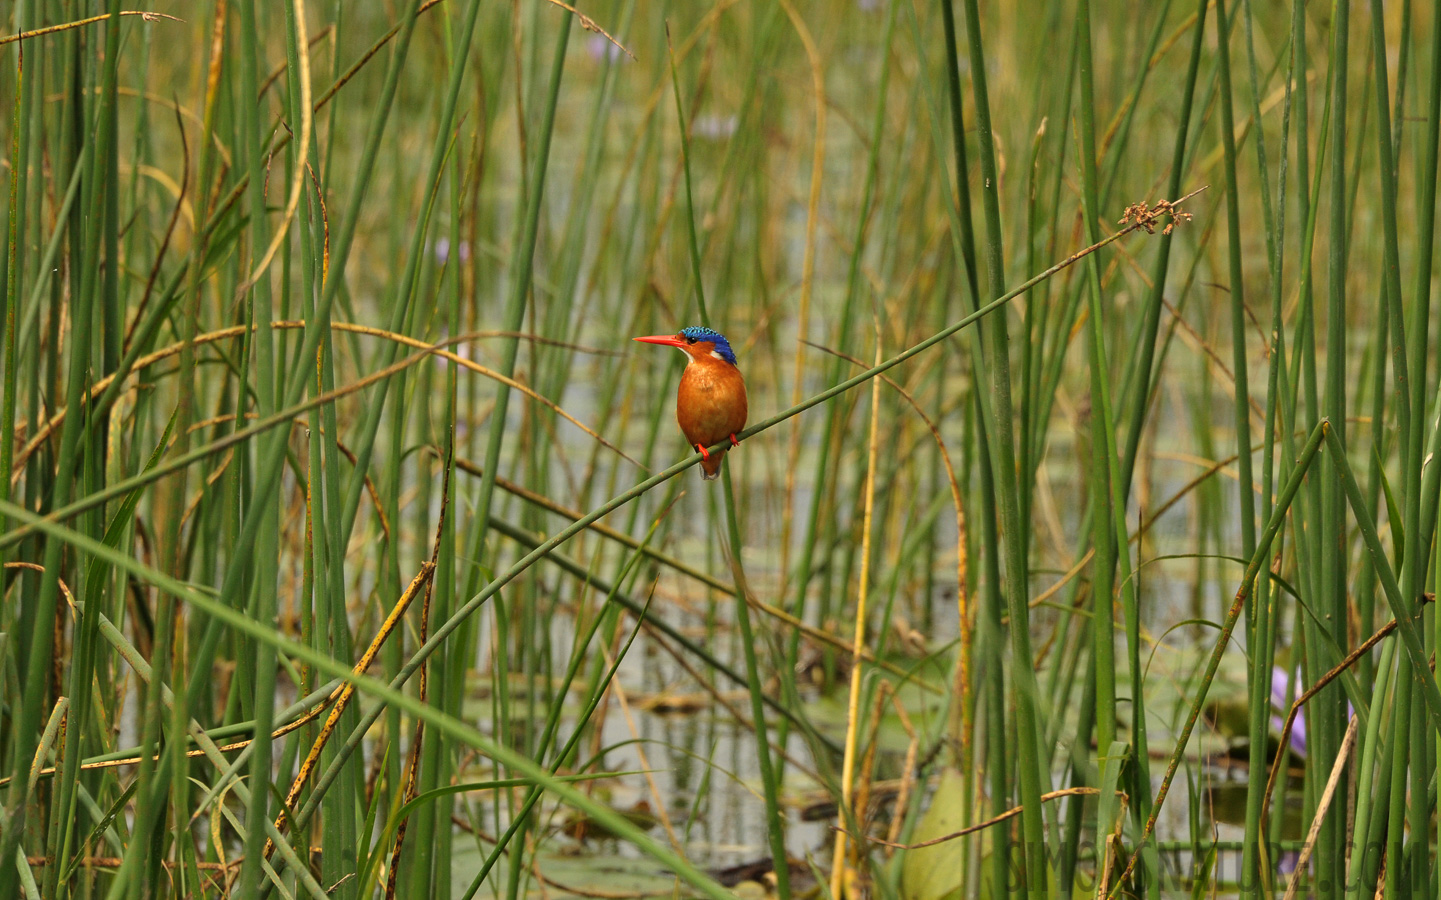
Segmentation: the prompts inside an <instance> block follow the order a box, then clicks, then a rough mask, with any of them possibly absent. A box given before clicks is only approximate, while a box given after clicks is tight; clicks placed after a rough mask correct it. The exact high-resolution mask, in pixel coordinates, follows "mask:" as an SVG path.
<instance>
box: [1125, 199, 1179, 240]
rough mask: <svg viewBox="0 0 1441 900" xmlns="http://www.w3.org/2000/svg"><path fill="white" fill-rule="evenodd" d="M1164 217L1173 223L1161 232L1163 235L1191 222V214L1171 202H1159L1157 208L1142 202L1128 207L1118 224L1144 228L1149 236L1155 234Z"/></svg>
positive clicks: (1168, 224)
mask: <svg viewBox="0 0 1441 900" xmlns="http://www.w3.org/2000/svg"><path fill="white" fill-rule="evenodd" d="M1162 216H1170V217H1171V221H1170V222H1168V223H1167V224H1166V227H1165V228H1164V229H1162V230H1161V233H1162V234H1170V233H1171V231H1172V229H1174V228H1175V227H1176V225H1177V223H1179V222H1189V221H1191V214H1190V213H1188V212H1186V211H1185V210H1183V209H1181V208H1180V207H1179V206H1177V205H1176V204H1175V203H1173V202H1171V201H1170V200H1160V201H1157V203H1156V205H1155V206H1151V205H1150V204H1148V203H1146V201H1144V200H1141V201H1139V202H1136V203H1132V204H1131V205H1130V206H1128V207H1126V211H1125V212H1123V213H1122V214H1121V219H1120V221H1119V222H1117V224H1118V225H1130V226H1133V227H1137V228H1144V229H1146V233H1147V234H1155V233H1156V225H1157V223H1158V220H1159V219H1160V218H1161V217H1162Z"/></svg>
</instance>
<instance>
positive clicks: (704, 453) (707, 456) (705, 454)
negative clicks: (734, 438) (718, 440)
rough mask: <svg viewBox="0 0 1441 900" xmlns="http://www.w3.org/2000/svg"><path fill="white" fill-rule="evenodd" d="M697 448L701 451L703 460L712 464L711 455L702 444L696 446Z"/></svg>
mask: <svg viewBox="0 0 1441 900" xmlns="http://www.w3.org/2000/svg"><path fill="white" fill-rule="evenodd" d="M695 448H696V449H697V450H699V451H700V458H701V459H703V460H705V461H706V462H710V453H709V452H708V451H707V450H706V448H705V447H704V446H702V445H701V444H696V445H695Z"/></svg>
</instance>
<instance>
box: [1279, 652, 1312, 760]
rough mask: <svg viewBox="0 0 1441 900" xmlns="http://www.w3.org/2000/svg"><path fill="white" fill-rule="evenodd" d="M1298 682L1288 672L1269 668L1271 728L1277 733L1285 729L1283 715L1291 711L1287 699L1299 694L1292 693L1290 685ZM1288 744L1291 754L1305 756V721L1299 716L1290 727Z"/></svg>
mask: <svg viewBox="0 0 1441 900" xmlns="http://www.w3.org/2000/svg"><path fill="white" fill-rule="evenodd" d="M1299 680H1300V679H1299V677H1297V678H1293V677H1292V675H1291V673H1290V672H1287V671H1286V670H1285V669H1283V668H1281V667H1280V666H1272V667H1271V709H1272V710H1273V712H1272V714H1271V727H1272V728H1274V729H1276V730H1277V731H1280V730H1281V729H1282V728H1284V727H1285V725H1286V716H1285V714H1286V713H1289V712H1290V711H1291V704H1290V703H1288V702H1287V698H1288V697H1295V696H1296V695H1297V694H1299V693H1300V691H1295V692H1293V691H1292V685H1293V684H1295V682H1296V681H1299ZM1290 744H1291V752H1293V753H1295V754H1296V755H1297V756H1305V755H1306V720H1305V719H1304V718H1303V717H1301V716H1297V717H1296V721H1295V723H1294V724H1292V725H1291V740H1290Z"/></svg>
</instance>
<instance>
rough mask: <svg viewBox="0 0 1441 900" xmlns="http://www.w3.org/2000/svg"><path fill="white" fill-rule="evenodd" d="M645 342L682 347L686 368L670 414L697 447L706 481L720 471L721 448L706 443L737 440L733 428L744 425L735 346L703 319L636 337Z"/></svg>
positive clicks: (742, 383) (743, 398)
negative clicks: (675, 329) (668, 331)
mask: <svg viewBox="0 0 1441 900" xmlns="http://www.w3.org/2000/svg"><path fill="white" fill-rule="evenodd" d="M636 340H638V341H641V342H643V343H646V344H664V345H666V346H668V347H679V348H680V349H681V350H683V351H684V352H685V355H686V365H685V372H684V373H682V374H681V376H680V390H679V391H678V392H677V393H676V400H675V418H676V421H677V422H679V423H680V430H681V431H682V432H683V433H684V434H685V439H686V443H688V444H690V445H691V446H692V447H695V448H696V449H697V450H699V451H700V452H701V456H702V457H704V459H703V460H702V461H701V464H700V466H701V471H702V473H703V474H704V476H705V480H706V481H711V480H714V479H715V478H717V477H719V476H720V467H721V460H722V459H724V458H725V454H726V452H725V450H716V451H714V452H711V451H708V450H707V449H706V448H707V447H709V446H710V445H712V444H716V443H719V442H720V441H723V440H725V439H726V438H727V437H729V438H730V440H731V444H732V445H733V446H740V442H739V441H737V440H736V434H738V433H739V432H740V430H741V429H743V428H745V427H746V383H745V379H744V378H741V370H740V369H738V368H737V367H736V355H735V351H734V350H732V349H731V345H730V341H728V340H726V339H725V335H723V334H721V333H720V332H719V331H715V330H713V329H710V328H706V327H704V326H702V325H692V326H690V327H689V328H682V329H681V330H680V331H679V332H677V333H676V334H657V335H651V336H650V337H638V338H636Z"/></svg>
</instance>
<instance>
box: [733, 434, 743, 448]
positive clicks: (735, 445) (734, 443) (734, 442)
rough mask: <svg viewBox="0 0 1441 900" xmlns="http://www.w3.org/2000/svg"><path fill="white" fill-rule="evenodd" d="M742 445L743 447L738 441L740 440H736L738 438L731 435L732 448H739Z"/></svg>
mask: <svg viewBox="0 0 1441 900" xmlns="http://www.w3.org/2000/svg"><path fill="white" fill-rule="evenodd" d="M740 445H741V442H740V441H738V440H736V436H735V435H731V446H732V447H739V446H740Z"/></svg>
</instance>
